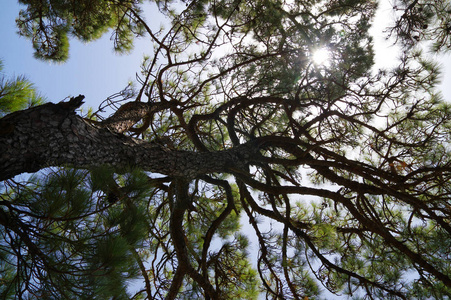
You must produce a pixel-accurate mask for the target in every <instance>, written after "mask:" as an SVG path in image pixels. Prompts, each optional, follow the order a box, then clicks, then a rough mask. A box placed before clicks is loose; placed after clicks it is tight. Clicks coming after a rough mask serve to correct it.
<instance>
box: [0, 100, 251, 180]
mask: <svg viewBox="0 0 451 300" xmlns="http://www.w3.org/2000/svg"><path fill="white" fill-rule="evenodd" d="M67 103H68V102H63V103H58V104H53V103H47V104H45V105H41V106H37V107H33V108H30V109H27V110H23V111H17V112H14V113H12V114H9V115H7V116H5V117H4V118H2V119H0V180H5V179H9V178H12V177H14V176H15V175H18V174H21V173H24V172H36V171H38V170H40V169H43V168H45V167H51V166H71V167H77V168H89V167H93V166H99V165H111V166H114V167H117V168H122V167H128V166H138V167H140V168H141V169H143V170H145V171H149V172H155V173H161V174H166V175H170V176H183V177H188V178H195V177H197V176H199V175H202V174H207V173H213V172H226V171H227V170H228V169H229V168H230V167H233V168H236V166H237V165H242V164H243V163H246V161H248V159H250V158H251V157H252V156H254V155H255V153H256V151H257V150H256V149H255V148H256V147H255V146H253V145H252V144H245V145H241V146H239V147H234V148H232V149H229V150H224V151H217V152H202V153H198V152H193V151H172V150H169V149H167V148H165V147H164V146H161V145H159V144H156V143H152V142H144V141H142V140H138V139H134V138H131V137H128V136H125V135H123V134H118V133H114V132H112V131H110V130H108V129H105V128H98V127H95V126H94V125H91V124H89V123H88V122H87V121H85V120H84V119H83V118H81V117H79V116H77V115H76V114H75V112H74V108H73V107H71V106H69V105H67Z"/></svg>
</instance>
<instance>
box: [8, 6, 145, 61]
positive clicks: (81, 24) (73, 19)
mask: <svg viewBox="0 0 451 300" xmlns="http://www.w3.org/2000/svg"><path fill="white" fill-rule="evenodd" d="M19 2H20V3H21V4H24V5H26V9H23V10H21V11H20V15H19V18H18V19H17V20H16V22H17V25H18V27H19V34H20V35H22V36H25V37H27V38H29V39H31V40H32V43H33V48H34V49H35V57H36V58H39V59H44V60H52V61H55V62H64V61H66V60H67V59H68V58H69V38H70V37H76V38H78V39H80V40H82V41H85V42H88V41H92V40H95V39H98V38H100V37H101V36H102V35H103V34H104V33H106V32H107V31H108V30H110V29H112V30H113V31H114V33H115V50H117V51H118V52H120V53H124V52H127V51H129V50H130V49H132V47H133V37H134V36H135V35H140V29H139V28H140V26H139V25H136V23H135V20H134V19H133V18H134V14H133V12H135V11H136V12H137V13H138V12H139V9H138V7H137V5H138V4H139V3H141V1H139V0H137V1H110V0H108V1H104V0H82V1H76V2H71V1H62V0H60V1H41V0H21V1H19ZM141 30H142V29H141Z"/></svg>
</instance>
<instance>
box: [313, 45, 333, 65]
mask: <svg viewBox="0 0 451 300" xmlns="http://www.w3.org/2000/svg"><path fill="white" fill-rule="evenodd" d="M312 59H313V62H314V63H315V64H316V65H321V66H326V67H327V66H329V64H330V52H329V50H328V49H327V48H320V49H318V50H316V51H314V52H313V56H312Z"/></svg>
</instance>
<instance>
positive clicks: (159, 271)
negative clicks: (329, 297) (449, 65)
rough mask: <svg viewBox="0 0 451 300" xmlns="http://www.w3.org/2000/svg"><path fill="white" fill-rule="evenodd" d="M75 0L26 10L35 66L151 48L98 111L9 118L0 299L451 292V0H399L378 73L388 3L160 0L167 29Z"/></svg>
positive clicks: (126, 9) (108, 5)
mask: <svg viewBox="0 0 451 300" xmlns="http://www.w3.org/2000/svg"><path fill="white" fill-rule="evenodd" d="M22 2H23V3H25V2H24V1H22ZM81 3H82V5H80V6H78V5H75V4H72V3H68V2H64V1H52V2H46V1H29V2H27V3H26V4H27V8H26V10H24V11H23V12H21V15H20V17H19V19H18V25H19V28H20V32H21V34H23V35H26V36H28V37H30V38H31V39H32V40H33V41H34V46H35V48H36V51H37V52H36V53H37V56H38V57H41V58H48V59H55V60H64V59H65V58H66V57H67V53H68V52H67V47H66V46H65V45H67V36H71V35H72V36H75V37H78V38H81V39H83V40H91V39H94V38H96V37H98V36H99V35H101V34H102V33H104V32H105V31H107V30H108V29H111V30H113V36H114V37H115V43H116V45H121V46H120V47H118V48H119V49H128V48H129V47H130V46H131V45H132V36H134V35H139V36H146V37H147V38H149V39H151V40H152V41H153V42H154V43H155V47H154V53H153V55H152V56H150V57H146V58H145V59H144V61H143V65H142V70H141V74H140V76H139V77H138V81H139V83H140V84H141V87H140V89H139V90H137V91H136V92H133V91H130V89H126V90H124V92H122V93H119V94H117V95H115V96H114V97H111V98H109V99H107V100H106V101H105V102H103V103H102V104H101V105H100V107H99V111H97V112H93V113H92V114H90V118H89V119H87V118H82V117H80V116H78V115H76V114H75V113H74V110H75V109H76V108H77V107H79V106H80V105H81V100H82V99H83V97H82V96H79V97H75V98H72V99H71V100H70V101H68V102H61V103H58V104H53V103H47V104H44V105H41V106H37V107H34V108H30V109H28V110H23V111H17V112H14V113H11V114H9V115H6V116H5V117H3V118H2V119H1V120H0V125H1V128H6V129H3V131H2V132H1V134H0V153H1V154H0V161H1V163H0V167H1V172H0V179H2V180H6V181H5V183H4V188H3V195H2V200H1V203H0V204H1V205H2V210H1V211H0V212H1V214H0V224H1V225H2V227H3V232H2V240H1V242H0V245H1V248H0V251H1V255H2V258H3V260H2V265H1V267H2V274H5V275H4V276H3V277H4V279H2V287H1V292H2V293H3V294H2V295H3V296H4V297H6V298H7V297H8V296H9V295H11V297H13V296H12V295H16V296H18V297H19V298H21V297H22V298H26V297H30V298H38V297H45V298H56V299H60V298H69V299H73V298H81V299H83V298H90V299H91V298H93V297H97V298H108V297H113V298H128V297H133V298H146V297H147V298H149V299H160V298H167V299H175V298H179V299H185V298H186V299H193V298H206V299H227V298H232V299H233V298H240V299H255V298H256V297H257V295H258V294H259V293H262V294H263V295H266V297H267V298H269V299H316V298H320V297H321V290H322V289H327V290H328V291H330V292H331V293H334V294H337V295H348V296H352V297H354V298H368V299H375V298H379V299H398V298H399V299H409V298H418V299H426V298H437V299H445V298H446V297H447V296H449V295H450V294H451V266H450V262H451V260H450V258H451V257H450V252H449V249H450V245H451V235H450V233H451V225H450V221H451V201H450V197H449V196H450V186H449V182H450V175H451V174H450V170H451V169H450V151H449V149H448V141H449V139H450V120H449V118H450V107H449V105H448V104H447V103H445V102H443V101H442V100H441V99H440V95H439V93H437V92H436V91H435V85H436V84H437V81H438V76H439V72H438V69H437V66H436V64H435V63H433V62H432V61H430V60H429V59H428V57H427V56H426V55H424V54H423V53H422V52H421V51H420V50H419V49H420V46H422V45H423V44H422V43H423V42H427V41H431V40H432V41H433V42H434V43H435V44H434V47H435V48H434V49H435V50H436V51H446V50H447V48H448V47H449V45H450V44H449V39H448V36H449V30H447V29H445V28H444V27H443V26H444V25H443V24H445V23H446V22H447V21H446V18H449V14H447V10H448V8H449V5H450V4H449V1H432V0H431V1H413V2H412V3H410V4H406V3H404V4H396V6H395V7H394V10H395V11H400V10H401V11H403V14H402V15H400V16H399V17H398V18H397V19H395V20H394V23H393V24H392V25H391V27H390V28H389V30H390V31H389V33H391V35H392V37H394V42H395V43H400V45H401V46H402V47H403V49H404V52H403V55H402V56H401V57H400V59H399V64H398V65H397V66H396V67H395V68H393V69H391V70H378V69H376V68H375V67H374V65H373V55H374V51H373V47H372V38H371V37H370V36H369V35H368V29H369V27H370V25H371V21H372V18H373V16H374V13H375V10H376V8H377V2H376V1H366V0H365V1H364V0H340V1H328V2H327V3H324V2H323V1H314V0H311V1H286V2H285V1H277V0H272V1H269V0H261V1H253V2H252V3H248V2H241V1H233V0H230V1H193V2H188V1H182V2H180V3H173V2H171V1H157V2H156V3H157V5H158V8H159V11H160V13H162V14H164V15H165V16H166V17H167V18H168V24H170V25H169V28H167V29H161V30H160V31H158V32H154V31H152V30H151V29H150V27H149V26H148V23H146V21H145V17H144V16H145V14H144V11H143V10H142V9H140V8H141V7H142V6H141V2H140V1H81ZM439 4H440V5H439ZM420 8H422V9H423V10H420ZM418 18H420V19H421V18H423V19H422V21H421V22H422V23H421V22H420V23H418V22H419V21H418V20H417V19H418ZM443 22H445V23H443ZM87 24H89V26H88V25H87ZM419 24H420V25H419ZM426 25H427V26H426ZM409 26H410V27H409ZM434 30H435V31H434ZM434 32H438V33H439V34H434ZM410 37H412V39H411V38H410ZM49 49H52V50H51V51H49ZM319 49H327V50H328V52H329V57H330V58H329V62H328V64H324V65H318V64H315V63H313V62H312V57H313V55H314V53H315V51H316V50H319ZM130 98H134V100H133V101H129V102H125V100H129V99H130ZM124 99H125V100H124ZM124 102H125V103H124ZM107 106H108V107H111V108H113V109H114V110H115V112H114V113H113V114H112V115H111V116H109V117H107V118H105V117H103V116H102V115H101V112H102V111H103V109H105V108H106V107H107ZM49 167H52V168H49ZM68 167H71V168H68ZM39 170H41V171H40V172H39V173H37V174H36V175H34V176H32V178H31V180H30V181H29V182H28V183H20V182H17V180H14V179H13V178H14V176H15V175H18V174H20V173H22V172H37V171H39ZM157 173H158V174H157ZM240 221H241V222H240ZM242 223H243V224H244V223H248V224H249V225H250V227H251V228H252V229H253V232H246V233H245V234H243V233H240V231H239V228H240V224H242ZM268 224H271V226H270V228H269V229H267V227H268V226H267V225H268ZM246 235H247V236H251V235H253V236H255V238H256V241H257V246H258V248H259V251H258V258H257V259H256V260H257V261H256V266H255V270H254V269H253V267H252V264H251V262H250V261H249V253H248V250H247V245H248V240H247V237H246ZM135 278H140V280H141V282H144V285H143V287H142V289H137V290H133V289H132V288H131V286H132V285H131V281H130V280H131V279H135Z"/></svg>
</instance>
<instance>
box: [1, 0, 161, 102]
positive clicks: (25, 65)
mask: <svg viewBox="0 0 451 300" xmlns="http://www.w3.org/2000/svg"><path fill="white" fill-rule="evenodd" d="M20 8H21V6H20V5H19V4H18V3H17V1H15V0H6V1H5V0H4V1H2V4H0V40H1V41H2V43H1V44H2V45H1V46H0V59H2V60H3V64H4V69H3V72H4V73H5V74H6V75H7V76H18V75H25V76H26V77H27V78H28V79H29V80H30V81H31V82H33V83H34V84H35V86H36V87H37V88H38V90H39V91H40V92H41V94H42V95H44V96H46V97H47V100H48V101H51V102H59V101H61V100H63V99H64V98H65V97H67V96H76V95H79V94H83V95H85V96H86V99H85V101H86V104H87V105H89V106H92V107H94V108H97V106H98V105H99V104H100V102H101V101H102V100H104V99H105V98H107V97H108V96H110V95H111V94H113V93H116V92H118V91H120V90H121V89H123V88H124V87H125V86H126V85H127V83H128V81H130V80H135V74H136V72H139V71H140V64H141V61H142V57H143V53H149V54H151V53H152V43H151V42H150V41H148V40H137V43H136V45H135V48H134V50H133V52H132V53H130V54H128V55H118V54H116V53H114V51H113V42H112V41H110V34H109V33H107V34H105V35H104V36H103V37H102V38H101V39H99V40H96V41H94V42H91V43H82V42H80V41H77V40H71V42H70V51H69V54H70V57H69V60H68V61H67V62H66V63H63V64H55V63H49V62H45V61H41V60H37V59H35V58H34V57H33V48H32V46H31V41H30V40H27V39H25V38H23V37H19V35H18V34H17V33H16V32H17V28H16V24H15V19H16V17H17V16H18V14H19V10H20ZM160 23H161V20H158V19H157V20H155V24H152V25H153V26H154V27H156V28H158V27H159V25H160Z"/></svg>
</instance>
